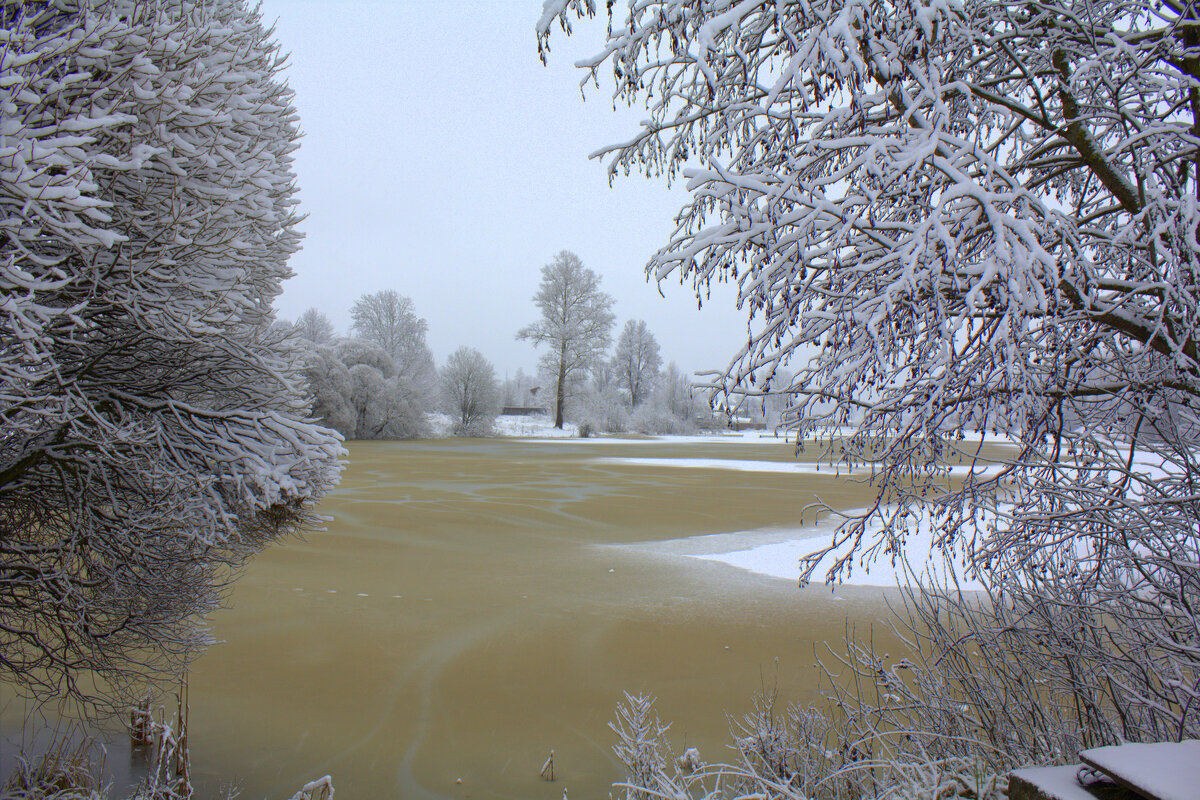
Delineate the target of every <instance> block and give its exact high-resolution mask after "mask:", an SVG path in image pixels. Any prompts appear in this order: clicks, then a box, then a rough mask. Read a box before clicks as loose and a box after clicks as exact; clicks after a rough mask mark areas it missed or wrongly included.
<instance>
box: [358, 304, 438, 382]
mask: <svg viewBox="0 0 1200 800" xmlns="http://www.w3.org/2000/svg"><path fill="white" fill-rule="evenodd" d="M350 317H351V319H352V320H353V324H352V328H353V331H354V333H355V335H357V336H358V338H360V339H362V340H364V341H367V342H371V343H372V344H375V345H378V346H379V347H382V348H383V350H384V351H385V352H386V353H387V354H388V355H389V356H390V357H391V359H392V362H393V363H394V364H395V365H396V371H397V372H398V373H399V375H400V376H401V378H402V380H403V382H404V383H406V384H407V385H408V386H409V387H410V389H411V390H412V391H414V392H417V393H420V394H421V396H422V397H424V398H425V400H426V401H431V400H432V399H433V396H434V390H435V388H436V383H437V370H436V368H435V366H434V363H433V354H432V353H431V352H430V351H429V345H427V344H426V343H425V331H426V330H428V328H429V324H428V323H427V322H426V321H425V320H424V319H422V318H421V317H418V316H417V310H416V306H414V305H413V301H412V300H410V299H409V298H407V297H404V296H403V295H401V294H399V293H398V292H396V291H395V290H394V289H386V290H384V291H380V292H374V293H373V294H364V295H363V296H362V297H360V298H359V299H358V300H356V301H355V302H354V305H353V306H352V307H351V308H350Z"/></svg>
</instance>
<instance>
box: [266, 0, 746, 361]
mask: <svg viewBox="0 0 1200 800" xmlns="http://www.w3.org/2000/svg"><path fill="white" fill-rule="evenodd" d="M599 5H601V7H603V4H599ZM262 12H263V18H264V21H265V22H266V23H267V24H270V23H272V22H274V23H275V25H276V38H277V39H278V41H279V42H280V44H281V45H282V47H283V49H284V51H286V52H290V53H291V66H290V67H289V69H288V72H287V78H288V81H289V83H290V84H291V86H292V87H293V88H294V89H295V90H296V105H297V107H298V108H299V110H300V118H301V127H302V130H303V131H304V138H303V139H302V140H301V141H302V144H301V148H300V151H299V153H298V154H297V172H298V173H299V179H300V188H301V191H300V199H301V203H302V207H303V210H304V211H305V212H306V213H307V214H308V219H307V221H306V222H305V223H304V224H303V226H302V230H303V231H304V233H305V235H306V238H305V242H304V250H303V251H302V252H300V253H299V254H297V255H296V256H294V257H293V259H292V268H293V270H294V271H295V273H296V277H295V278H293V279H292V280H290V281H289V282H288V283H287V284H286V288H285V291H284V294H283V296H282V297H281V298H280V300H279V303H278V308H279V314H280V316H282V317H285V318H290V319H294V318H295V317H296V316H298V315H299V314H300V313H301V312H302V311H303V310H304V309H306V308H308V307H309V306H315V307H317V308H319V309H321V310H322V311H324V312H325V313H326V314H327V315H328V316H329V317H330V319H331V320H333V322H334V325H335V326H337V328H338V329H339V332H345V330H346V329H347V328H348V326H349V322H350V318H349V309H350V306H351V304H352V303H353V302H354V300H355V299H356V298H357V297H359V296H360V295H362V294H364V293H366V292H373V291H378V290H380V289H395V290H397V291H398V292H400V293H401V294H404V295H407V296H409V297H411V298H412V299H413V302H414V303H415V304H416V308H417V312H418V313H419V314H420V315H421V316H422V317H424V318H425V319H427V320H428V322H429V344H430V347H431V348H432V349H433V353H434V357H435V358H436V359H437V360H438V363H439V364H440V363H442V362H443V361H444V360H445V358H446V356H447V355H449V354H450V353H451V352H453V351H454V350H455V349H456V348H457V347H459V346H462V345H467V346H470V347H475V348H478V349H479V350H481V351H482V352H483V353H484V355H486V356H487V357H488V358H489V359H491V360H492V362H493V363H494V364H495V366H496V368H497V371H498V373H499V375H500V377H503V376H504V375H505V374H506V373H512V372H515V371H516V369H517V368H518V367H520V368H524V369H525V370H526V371H529V370H531V369H532V368H533V367H534V365H535V364H536V355H535V351H534V350H533V348H532V347H531V346H530V345H529V344H528V343H526V342H517V341H515V340H514V338H513V337H514V334H515V333H516V331H517V329H518V328H520V327H522V326H523V325H526V324H528V323H530V322H533V321H534V320H535V319H536V316H537V312H536V310H535V308H534V306H533V303H532V300H531V298H532V296H533V294H534V292H535V291H537V286H538V281H539V279H540V270H541V267H542V266H543V265H544V264H546V263H547V262H549V261H550V260H551V258H553V256H554V254H555V253H557V252H558V251H559V250H571V251H574V252H575V253H577V254H578V255H579V257H580V258H581V259H582V260H583V263H584V264H585V265H586V266H588V267H589V268H591V269H593V270H595V271H596V272H597V273H599V274H600V275H601V276H602V283H601V285H602V288H603V289H604V290H605V291H607V292H608V293H609V294H611V295H612V296H613V297H614V298H615V299H616V305H615V306H614V310H615V312H616V314H617V325H616V327H615V329H614V336H615V333H616V331H617V330H619V328H620V326H621V325H623V324H624V321H625V320H626V319H630V318H636V319H645V320H646V322H647V323H648V325H649V326H650V329H651V330H652V331H653V332H654V334H655V335H656V337H657V338H658V340H659V343H660V344H661V345H662V351H663V358H664V361H669V360H675V361H677V362H678V363H679V365H680V366H681V367H683V368H684V369H686V370H689V371H691V370H697V369H704V368H712V367H723V366H724V365H725V364H726V363H727V362H728V360H729V358H730V357H731V356H732V355H733V354H734V352H735V351H736V350H737V348H738V346H739V345H740V344H741V343H742V341H744V338H745V331H746V322H745V317H744V314H743V313H742V312H739V311H737V310H736V309H735V308H734V303H733V299H732V297H733V295H732V293H731V292H730V291H728V288H727V287H725V288H726V291H724V292H723V293H720V294H718V293H717V292H716V291H714V296H713V298H712V300H711V301H710V302H707V303H706V304H705V306H704V309H703V310H702V311H697V310H696V299H695V295H694V293H693V291H692V289H691V288H690V286H687V287H684V286H680V285H679V283H678V281H677V280H672V281H671V282H670V283H669V284H664V285H663V287H662V290H663V292H664V294H665V295H666V297H665V299H664V298H663V297H661V296H660V295H659V292H658V289H657V288H656V287H655V285H654V284H648V283H646V280H645V274H644V272H643V267H644V265H645V263H646V261H647V259H648V258H649V257H650V255H651V254H653V252H654V251H655V250H656V249H657V248H658V247H659V246H661V245H662V244H663V243H665V241H666V240H667V237H668V235H669V233H670V231H671V230H672V227H673V225H672V220H673V218H674V214H675V212H676V211H677V210H678V208H679V207H680V206H681V205H682V202H683V198H684V197H685V192H684V190H683V189H682V187H681V186H676V187H675V188H672V189H668V188H667V187H666V186H665V183H664V182H662V181H661V180H647V179H646V178H643V177H637V176H632V177H629V178H619V179H618V180H617V181H616V182H615V183H614V185H613V186H612V188H610V187H609V186H608V182H607V179H606V176H605V170H604V168H603V166H602V165H601V164H600V163H599V162H597V161H595V160H589V159H588V157H587V156H588V154H589V153H591V152H593V151H595V150H596V149H598V148H599V147H601V146H602V145H605V144H609V143H612V142H616V141H621V140H624V139H627V138H629V137H630V136H631V135H632V133H633V132H634V131H635V130H636V125H637V122H638V121H639V120H640V119H642V118H644V117H645V116H646V115H645V112H644V111H638V110H630V109H626V108H621V109H620V110H619V111H618V112H614V111H613V109H612V102H611V99H610V89H609V88H608V87H605V86H603V84H602V88H601V89H599V90H597V89H595V88H592V89H591V90H589V92H588V94H587V98H588V99H587V101H586V102H584V101H583V100H582V99H581V97H580V91H579V81H580V79H581V78H582V77H583V73H582V71H581V70H578V69H576V68H574V66H573V64H574V62H575V61H576V60H578V59H580V58H583V57H585V56H588V55H591V54H593V53H594V52H596V51H598V50H599V49H600V46H601V44H602V38H603V33H604V23H603V21H602V20H598V21H595V22H594V23H593V24H591V25H588V26H583V27H577V28H576V33H575V35H574V36H573V37H572V38H570V39H568V38H567V37H566V36H564V35H562V34H561V33H559V34H558V35H556V36H555V38H554V39H553V40H552V42H551V46H552V52H551V54H550V55H551V57H550V66H549V67H543V66H542V64H541V62H540V61H539V60H538V55H537V43H536V39H535V37H534V33H533V28H534V23H535V22H536V21H537V19H538V16H539V15H540V12H541V3H540V2H539V0H519V1H518V0H512V1H508V2H502V1H501V0H495V2H478V3H471V2H456V3H446V2H438V1H437V0H393V1H392V2H377V3H366V2H355V3H349V2H332V1H331V0H330V1H322V0H264V2H263V3H262ZM601 13H603V12H601Z"/></svg>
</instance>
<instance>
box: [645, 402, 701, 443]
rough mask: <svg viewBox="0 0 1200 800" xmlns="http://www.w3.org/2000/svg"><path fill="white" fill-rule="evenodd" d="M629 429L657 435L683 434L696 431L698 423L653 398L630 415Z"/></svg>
mask: <svg viewBox="0 0 1200 800" xmlns="http://www.w3.org/2000/svg"><path fill="white" fill-rule="evenodd" d="M629 429H630V430H633V431H636V432H637V433H646V434H655V435H666V434H683V433H695V432H696V425H695V423H694V422H692V421H691V420H689V419H686V418H684V417H678V416H676V415H675V414H672V413H671V411H670V409H668V408H667V407H666V406H664V405H660V404H659V403H657V402H655V401H654V399H653V398H651V399H650V401H648V402H645V403H642V404H641V405H640V406H638V407H637V408H635V409H634V410H633V413H632V414H630V415H629Z"/></svg>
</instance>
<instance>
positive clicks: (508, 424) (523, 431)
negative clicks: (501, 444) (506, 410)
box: [492, 414, 587, 441]
mask: <svg viewBox="0 0 1200 800" xmlns="http://www.w3.org/2000/svg"><path fill="white" fill-rule="evenodd" d="M492 435H493V436H504V437H510V438H553V439H555V440H561V439H576V440H578V439H579V428H578V426H576V425H574V424H572V423H570V422H564V423H563V427H562V430H559V429H558V428H556V427H554V420H553V419H552V418H551V417H549V416H543V415H541V414H535V415H532V416H528V417H511V416H501V417H496V423H495V425H493V426H492ZM584 441H587V440H584Z"/></svg>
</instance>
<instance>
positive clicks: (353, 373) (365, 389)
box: [292, 290, 438, 439]
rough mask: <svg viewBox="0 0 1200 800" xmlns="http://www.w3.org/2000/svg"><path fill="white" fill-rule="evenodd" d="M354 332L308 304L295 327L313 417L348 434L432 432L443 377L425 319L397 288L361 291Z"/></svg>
mask: <svg viewBox="0 0 1200 800" xmlns="http://www.w3.org/2000/svg"><path fill="white" fill-rule="evenodd" d="M351 315H352V317H353V320H354V324H353V327H352V329H351V330H352V332H353V333H354V334H356V336H355V337H344V338H338V337H335V336H334V335H333V324H332V323H331V322H330V321H329V318H328V317H326V316H325V315H324V314H323V313H321V312H320V311H318V310H317V309H308V310H307V311H305V312H304V313H303V314H302V315H301V316H300V318H299V320H298V321H297V322H296V323H295V324H294V325H293V327H292V333H293V335H294V336H295V337H296V338H297V339H298V340H299V343H300V346H301V350H302V352H303V363H304V375H305V377H306V378H307V379H308V386H309V392H310V393H311V399H312V407H311V413H312V416H313V417H314V418H315V419H317V420H319V421H320V422H321V424H323V425H328V426H329V427H331V428H333V429H334V430H336V431H338V432H339V433H340V434H342V436H344V437H345V438H347V439H406V438H413V437H417V436H424V435H426V434H428V433H429V422H428V418H427V415H428V414H429V412H430V411H431V410H432V404H433V403H434V402H435V400H436V399H437V392H438V378H437V370H436V369H435V367H434V362H433V355H432V354H431V353H430V351H429V346H428V345H427V344H426V343H425V331H426V328H427V325H426V322H425V320H423V319H421V318H420V317H418V316H417V314H416V310H415V307H414V305H413V302H412V300H411V299H409V298H407V297H404V296H403V295H400V294H398V293H397V292H395V291H393V290H385V291H381V292H375V293H373V294H366V295H363V296H362V297H361V298H359V300H358V301H357V302H355V304H354V307H353V308H352V309H351Z"/></svg>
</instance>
